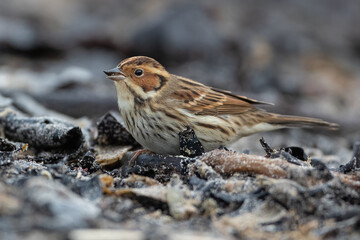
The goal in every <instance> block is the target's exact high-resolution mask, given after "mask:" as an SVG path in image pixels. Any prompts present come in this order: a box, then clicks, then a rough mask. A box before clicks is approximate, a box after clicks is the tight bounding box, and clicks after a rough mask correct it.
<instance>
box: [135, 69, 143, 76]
mask: <svg viewBox="0 0 360 240" xmlns="http://www.w3.org/2000/svg"><path fill="white" fill-rule="evenodd" d="M134 73H135V75H136V76H138V77H140V76H142V75H143V74H144V71H143V70H142V69H140V68H138V69H136V70H135V72H134Z"/></svg>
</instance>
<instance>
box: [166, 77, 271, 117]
mask: <svg viewBox="0 0 360 240" xmlns="http://www.w3.org/2000/svg"><path fill="white" fill-rule="evenodd" d="M176 77H177V79H178V81H179V85H178V88H177V89H176V90H175V91H174V92H173V93H172V95H171V97H172V98H175V99H178V100H180V101H181V104H182V107H183V108H185V109H187V110H189V111H190V112H192V113H194V114H197V115H225V114H231V115H236V114H242V113H245V112H249V111H256V110H257V108H255V107H254V106H253V104H268V103H265V102H260V101H257V100H254V99H250V98H247V97H244V96H238V95H235V94H232V93H231V92H228V91H224V90H219V89H215V88H210V87H207V86H205V85H203V84H201V83H198V82H194V81H192V80H190V79H186V78H182V77H178V76H176Z"/></svg>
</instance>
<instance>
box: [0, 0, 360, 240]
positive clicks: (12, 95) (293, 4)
mask: <svg viewBox="0 0 360 240" xmlns="http://www.w3.org/2000/svg"><path fill="white" fill-rule="evenodd" d="M359 11H360V4H359V3H358V1H355V0H353V1H347V2H346V3H344V2H343V1H341V0H332V1H326V2H325V1H316V2H314V1H310V0H303V1H295V0H291V1H269V0H267V1H266V0H263V1H255V2H254V1H250V0H244V1H231V0H228V1H197V2H196V3H194V2H193V1H164V0H155V1H136V2H135V1H130V0H129V1H115V0H106V1H93V0H90V1H89V0H86V1H85V0H75V1H63V0H53V1H45V0H32V1H26V2H23V1H20V0H3V1H1V2H0V179H1V180H0V238H1V239H74V240H76V239H120V237H121V239H180V238H181V239H184V238H185V239H187V238H189V239H190V238H191V239H196V238H195V237H197V238H198V239H214V238H217V239H236V238H244V239H264V238H271V239H273V238H275V239H302V238H306V239H324V238H327V239H358V238H359V235H360V233H359V226H360V218H359V216H360V201H359V199H360V175H359V168H360V147H359V145H360V144H359V143H358V142H357V141H359V140H360V137H359V136H360V126H359V121H358V119H359V118H360V111H359V109H360V105H359V104H360V94H359V91H360V68H359V61H360V30H359V28H358V27H357V24H356V23H357V22H359V21H360V15H359V14H358V13H359ZM133 55H146V56H151V57H154V58H155V59H157V60H158V61H159V62H160V63H162V64H163V65H164V66H165V67H166V68H167V69H168V70H169V71H170V72H172V73H175V74H178V75H182V76H186V77H190V78H193V79H195V80H198V81H200V82H203V83H205V84H208V85H212V86H214V87H218V88H223V89H227V90H231V91H233V92H235V93H239V94H241V95H246V96H249V97H252V98H255V99H259V100H264V101H267V102H274V103H275V104H276V105H275V107H274V106H271V107H270V108H268V109H267V110H269V111H274V112H280V113H286V114H296V115H305V116H313V117H319V118H322V119H326V120H328V121H332V122H337V123H339V124H340V126H341V127H340V129H339V130H338V131H319V130H316V129H311V130H299V129H291V130H281V131H276V132H269V133H263V134H257V135H254V136H250V137H246V138H243V139H241V140H239V141H238V142H236V143H235V144H233V145H232V146H228V149H230V151H229V150H226V149H219V150H215V151H213V152H209V153H205V154H203V155H199V156H197V155H198V154H197V153H199V151H200V150H199V149H198V150H199V151H195V152H196V154H190V155H189V156H158V155H150V154H143V155H140V157H139V158H138V159H137V160H136V161H135V162H133V163H130V164H129V163H128V161H129V159H130V158H131V156H132V154H133V151H134V150H136V149H138V148H139V145H138V144H137V143H136V142H135V141H134V139H132V137H131V136H130V135H129V134H128V133H127V132H126V129H124V128H123V127H122V125H121V119H119V116H118V115H117V109H116V108H117V106H116V93H115V89H114V87H113V83H112V82H111V81H109V80H107V79H105V77H104V74H103V73H102V71H103V70H104V69H109V68H112V67H114V66H115V65H116V64H117V63H118V62H120V61H121V60H122V59H123V58H125V57H129V56H133ZM185 137H187V138H188V139H190V142H191V144H185V145H184V146H183V147H184V149H187V148H191V147H192V146H193V145H192V144H193V143H194V141H196V138H195V137H193V136H192V135H191V134H190V135H187V136H185ZM261 137H263V138H264V139H265V143H264V142H262V144H261V143H260V141H259V139H261ZM266 143H267V144H268V145H266ZM269 145H270V146H269ZM294 146H296V147H294ZM234 151H236V152H234ZM188 152H189V151H184V154H183V155H186V153H188ZM200 152H201V151H200ZM264 156H265V157H264ZM179 230H180V231H179Z"/></svg>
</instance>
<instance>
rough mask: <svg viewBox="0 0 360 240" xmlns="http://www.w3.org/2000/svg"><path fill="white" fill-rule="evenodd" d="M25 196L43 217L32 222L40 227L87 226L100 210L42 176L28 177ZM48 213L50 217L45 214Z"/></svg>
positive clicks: (65, 227) (63, 228)
mask: <svg viewBox="0 0 360 240" xmlns="http://www.w3.org/2000/svg"><path fill="white" fill-rule="evenodd" d="M25 197H26V199H27V201H29V203H30V204H32V205H33V206H34V207H35V208H39V209H42V210H41V211H42V212H43V214H44V215H43V217H42V218H38V219H37V220H36V221H34V222H33V224H34V225H35V226H37V227H38V228H42V229H59V230H60V229H62V230H65V229H74V228H79V227H87V226H89V225H88V221H89V220H95V219H96V217H97V216H98V215H99V214H100V210H99V209H98V208H97V207H96V206H95V205H93V204H92V203H90V202H87V201H86V200H84V199H82V198H80V197H79V196H78V195H76V194H74V193H73V192H71V191H69V190H68V189H67V188H65V187H64V186H63V185H62V184H59V183H57V182H52V181H49V180H45V179H43V178H33V179H30V180H29V181H28V182H27V183H26V185H25ZM49 214H50V217H47V215H49Z"/></svg>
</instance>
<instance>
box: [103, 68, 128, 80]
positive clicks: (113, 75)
mask: <svg viewBox="0 0 360 240" xmlns="http://www.w3.org/2000/svg"><path fill="white" fill-rule="evenodd" d="M104 73H105V74H106V75H107V76H106V78H108V79H110V80H113V81H119V80H123V79H124V78H126V76H125V74H124V73H123V72H122V71H120V69H119V68H117V67H116V68H113V69H110V70H105V71H104Z"/></svg>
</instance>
